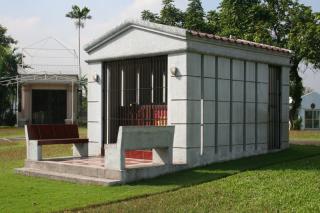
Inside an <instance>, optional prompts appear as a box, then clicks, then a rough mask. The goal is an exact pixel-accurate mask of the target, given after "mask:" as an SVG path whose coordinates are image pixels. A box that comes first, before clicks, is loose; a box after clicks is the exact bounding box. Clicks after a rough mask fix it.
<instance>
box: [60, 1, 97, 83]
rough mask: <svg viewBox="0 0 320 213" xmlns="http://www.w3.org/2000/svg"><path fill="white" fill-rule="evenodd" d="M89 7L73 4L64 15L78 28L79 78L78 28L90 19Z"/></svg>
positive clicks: (82, 26)
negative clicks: (72, 20)
mask: <svg viewBox="0 0 320 213" xmlns="http://www.w3.org/2000/svg"><path fill="white" fill-rule="evenodd" d="M89 12H90V9H89V8H87V7H84V8H82V9H80V7H79V6H77V5H73V6H72V10H71V11H70V12H68V13H67V14H66V17H68V18H71V19H74V21H75V25H76V27H77V29H78V54H79V78H81V58H80V46H81V44H80V29H81V28H84V24H85V21H86V20H87V19H91V18H92V17H91V15H89Z"/></svg>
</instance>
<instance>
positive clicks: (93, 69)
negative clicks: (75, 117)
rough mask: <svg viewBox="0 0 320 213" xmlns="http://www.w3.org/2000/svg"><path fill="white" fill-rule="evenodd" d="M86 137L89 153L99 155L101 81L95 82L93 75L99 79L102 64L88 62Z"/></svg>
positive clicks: (100, 138) (100, 140)
mask: <svg viewBox="0 0 320 213" xmlns="http://www.w3.org/2000/svg"><path fill="white" fill-rule="evenodd" d="M88 73H89V74H88V138H89V155H90V156H91V155H93V156H94V155H100V154H101V148H102V145H101V143H102V137H101V136H102V108H101V106H102V105H101V100H102V96H101V93H102V92H101V81H100V82H96V81H94V80H93V76H95V75H98V76H100V79H101V74H102V64H101V63H90V64H89V72H88Z"/></svg>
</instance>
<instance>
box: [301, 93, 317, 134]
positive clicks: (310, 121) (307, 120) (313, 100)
mask: <svg viewBox="0 0 320 213" xmlns="http://www.w3.org/2000/svg"><path fill="white" fill-rule="evenodd" d="M301 98H302V102H301V107H300V110H299V117H300V118H301V119H302V123H301V129H302V130H307V129H310V130H313V129H314V130H319V129H320V94H319V93H317V92H311V93H308V94H306V95H304V96H302V97H301Z"/></svg>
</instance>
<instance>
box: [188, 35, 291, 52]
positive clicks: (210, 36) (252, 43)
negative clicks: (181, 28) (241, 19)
mask: <svg viewBox="0 0 320 213" xmlns="http://www.w3.org/2000/svg"><path fill="white" fill-rule="evenodd" d="M187 32H188V33H189V34H191V35H192V36H195V37H200V38H208V39H214V40H221V41H224V42H229V43H236V44H241V45H247V46H252V47H256V48H261V49H267V50H271V51H276V52H282V53H291V50H288V49H285V48H280V47H276V46H271V45H266V44H260V43H256V42H253V41H247V40H242V39H234V38H227V37H222V36H217V35H214V34H209V33H202V32H197V31H193V30H188V31H187Z"/></svg>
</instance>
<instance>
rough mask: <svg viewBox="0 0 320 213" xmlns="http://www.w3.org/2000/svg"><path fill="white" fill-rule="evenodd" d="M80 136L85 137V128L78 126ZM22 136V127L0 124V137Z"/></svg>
mask: <svg viewBox="0 0 320 213" xmlns="http://www.w3.org/2000/svg"><path fill="white" fill-rule="evenodd" d="M79 134H80V137H86V135H87V128H83V127H80V128H79ZM15 137H24V128H16V127H1V126H0V138H15Z"/></svg>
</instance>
